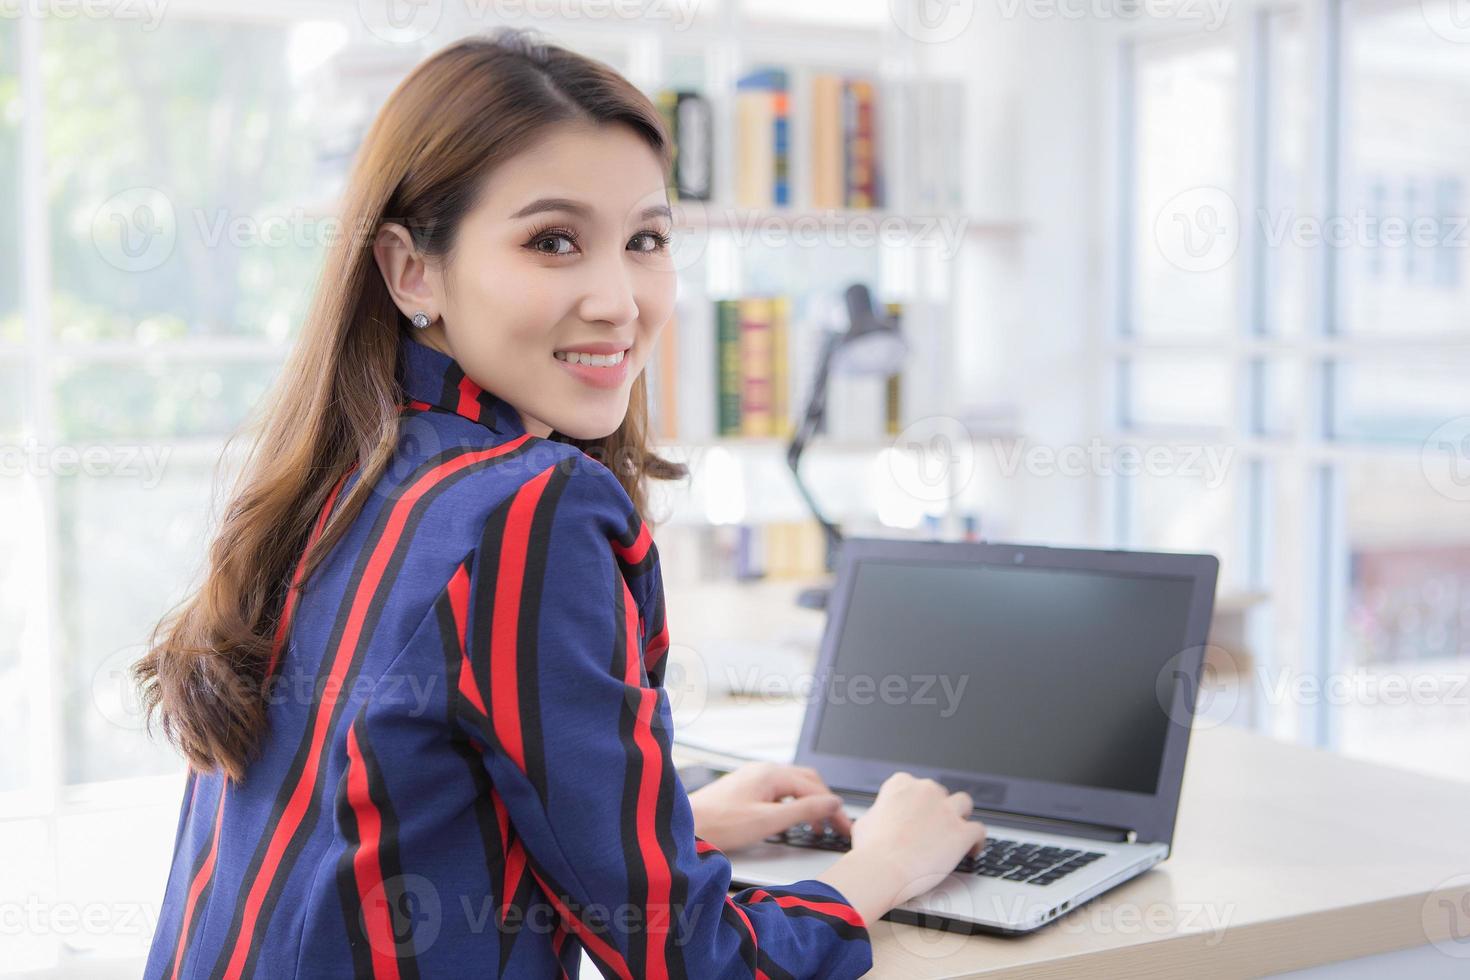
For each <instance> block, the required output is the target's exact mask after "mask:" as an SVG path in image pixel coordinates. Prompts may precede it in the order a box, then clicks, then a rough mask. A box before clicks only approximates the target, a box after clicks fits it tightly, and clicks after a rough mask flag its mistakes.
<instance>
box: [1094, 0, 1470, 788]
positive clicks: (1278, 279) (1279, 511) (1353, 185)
mask: <svg viewBox="0 0 1470 980" xmlns="http://www.w3.org/2000/svg"><path fill="white" fill-rule="evenodd" d="M1423 17H1424V15H1423V12H1422V10H1421V8H1420V5H1419V4H1418V3H1415V2H1411V0H1391V2H1387V0H1344V2H1343V3H1341V4H1328V5H1323V6H1322V7H1321V8H1313V9H1312V11H1311V16H1308V15H1307V13H1305V12H1301V11H1297V10H1295V9H1292V8H1278V7H1267V6H1266V5H1264V4H1260V5H1256V6H1253V7H1252V8H1251V11H1250V16H1248V17H1246V18H1243V27H1242V29H1241V30H1239V31H1236V32H1233V33H1222V34H1219V35H1204V36H1201V37H1190V38H1185V39H1178V38H1171V39H1169V40H1165V41H1155V40H1151V39H1149V38H1148V37H1143V38H1139V37H1133V38H1131V39H1129V40H1128V41H1127V42H1126V43H1125V45H1124V47H1123V49H1122V50H1123V58H1124V63H1125V66H1126V70H1125V72H1124V78H1125V79H1126V82H1127V84H1126V88H1125V95H1124V111H1123V112H1122V113H1120V119H1121V120H1122V121H1123V127H1122V131H1121V133H1120V140H1121V143H1120V151H1121V152H1120V155H1119V158H1120V159H1121V160H1122V161H1123V164H1124V166H1123V180H1124V188H1125V193H1124V199H1125V200H1129V201H1131V202H1132V203H1131V204H1130V205H1129V206H1128V207H1127V208H1125V210H1124V211H1123V214H1124V218H1125V222H1126V224H1125V226H1124V227H1123V228H1121V229H1119V241H1120V243H1123V245H1122V250H1123V254H1124V255H1125V256H1126V259H1125V261H1124V262H1122V263H1120V268H1119V271H1118V282H1117V285H1116V289H1117V290H1118V292H1119V295H1120V296H1121V297H1122V298H1123V300H1124V301H1123V302H1122V303H1120V304H1117V308H1118V309H1119V311H1120V312H1119V317H1118V323H1117V324H1116V333H1117V340H1116V344H1115V349H1116V351H1117V355H1116V357H1117V360H1116V364H1115V370H1116V377H1117V379H1118V385H1119V390H1118V392H1117V398H1116V401H1115V405H1116V413H1115V414H1116V420H1117V423H1118V425H1117V439H1118V440H1119V441H1120V442H1126V443H1128V444H1132V445H1139V444H1140V443H1143V444H1144V445H1145V446H1147V445H1152V446H1170V447H1178V446H1179V445H1180V444H1181V440H1190V439H1193V440H1196V441H1197V442H1198V443H1199V444H1200V445H1203V446H1210V445H1215V446H1218V447H1221V448H1222V449H1226V450H1229V451H1231V452H1232V454H1233V463H1232V464H1231V466H1230V467H1229V470H1228V475H1227V477H1226V478H1225V479H1223V480H1221V481H1220V482H1219V483H1218V484H1217V485H1216V486H1213V487H1208V486H1205V484H1204V482H1202V481H1200V480H1199V479H1193V480H1191V479H1186V478H1182V477H1181V476H1180V475H1178V474H1164V475H1152V476H1149V475H1145V476H1131V477H1123V478H1120V479H1119V480H1118V500H1119V504H1118V507H1117V509H1116V514H1117V519H1118V529H1117V533H1116V534H1115V537H1116V538H1117V539H1119V540H1121V541H1123V542H1125V543H1126V544H1128V545H1130V546H1135V547H1158V548H1170V549H1173V548H1183V549H1191V550H1193V549H1203V550H1210V551H1215V552H1216V553H1218V554H1219V555H1220V557H1221V562H1222V587H1221V598H1222V600H1225V601H1226V602H1227V603H1229V604H1232V605H1234V604H1237V603H1235V601H1234V595H1235V593H1239V592H1243V591H1244V592H1250V593H1260V594H1263V595H1264V596H1265V601H1264V602H1263V603H1261V605H1260V607H1259V609H1258V611H1257V613H1253V615H1257V619H1258V625H1257V627H1256V628H1254V629H1253V631H1252V632H1251V633H1250V636H1251V637H1253V641H1252V642H1254V643H1255V645H1256V646H1257V648H1258V649H1257V650H1256V651H1255V653H1256V654H1257V656H1256V658H1255V659H1256V663H1255V668H1256V671H1257V677H1258V679H1259V681H1260V684H1259V685H1258V686H1257V689H1256V690H1255V692H1254V696H1255V697H1256V698H1258V699H1260V700H1261V701H1263V702H1265V703H1264V707H1265V709H1266V710H1265V711H1262V712H1257V713H1255V715H1256V719H1257V722H1258V724H1259V725H1260V726H1261V727H1263V728H1266V729H1268V730H1272V731H1275V732H1277V733H1280V734H1292V733H1295V734H1297V735H1300V736H1302V737H1304V738H1307V739H1308V740H1312V741H1316V742H1318V743H1321V744H1325V745H1329V746H1334V747H1336V748H1339V749H1341V750H1343V751H1347V752H1351V753H1354V754H1358V755H1363V756H1367V757H1371V758H1375V759H1380V760H1382V761H1385V762H1391V763H1396V764H1405V762H1406V760H1409V759H1412V760H1415V761H1414V764H1416V765H1418V766H1420V767H1422V768H1425V769H1427V770H1429V771H1434V772H1439V773H1441V774H1444V775H1450V776H1457V777H1459V778H1470V768H1467V766H1466V764H1465V762H1464V760H1465V759H1466V758H1470V753H1467V748H1470V721H1467V719H1466V716H1465V714H1464V711H1463V706H1461V707H1460V710H1459V711H1458V713H1456V712H1455V711H1453V710H1452V709H1451V708H1450V706H1449V705H1448V703H1447V701H1446V700H1445V699H1446V698H1447V697H1448V696H1449V694H1448V690H1447V689H1445V688H1444V687H1443V685H1444V684H1445V683H1447V678H1452V677H1453V676H1455V675H1456V674H1457V673H1458V674H1459V675H1463V674H1464V672H1465V671H1466V670H1467V669H1470V511H1467V509H1466V508H1467V507H1470V399H1467V397H1466V390H1467V389H1466V386H1465V378H1467V377H1470V344H1467V343H1466V340H1467V337H1466V330H1467V329H1470V327H1467V321H1470V295H1467V293H1466V292H1465V290H1467V289H1470V286H1466V285H1465V283H1466V279H1467V273H1470V267H1467V266H1466V265H1465V262H1466V260H1467V256H1470V232H1467V231H1466V229H1465V228H1464V227H1463V226H1464V225H1465V223H1466V220H1467V208H1470V191H1467V186H1466V185H1467V183H1470V115H1467V113H1466V112H1465V108H1466V107H1467V106H1470V61H1467V60H1466V59H1465V58H1464V57H1463V51H1461V50H1459V48H1457V47H1456V46H1455V45H1453V44H1450V43H1447V42H1446V41H1444V40H1443V39H1441V38H1439V37H1437V36H1436V35H1435V34H1434V33H1433V32H1432V31H1429V30H1426V29H1425V21H1424V19H1423ZM1314 52H1317V53H1323V54H1324V59H1323V60H1322V61H1321V63H1320V65H1319V64H1318V62H1317V55H1316V54H1314ZM1322 66H1326V70H1324V71H1321V72H1318V70H1317V69H1318V68H1319V67H1322ZM1318 77H1323V78H1326V79H1327V82H1328V83H1327V84H1326V85H1320V84H1308V80H1309V79H1315V78H1318ZM1237 161H1239V163H1238V164H1237ZM1222 216H1224V217H1225V218H1227V219H1232V220H1233V223H1232V220H1219V219H1221V217H1222ZM1212 249H1213V251H1212ZM1175 458H1177V456H1176V457H1175ZM1299 673H1305V674H1308V675H1312V676H1313V678H1314V679H1315V680H1317V681H1321V682H1326V683H1332V682H1336V683H1338V684H1339V685H1340V687H1339V688H1338V689H1339V690H1342V689H1346V690H1348V691H1350V692H1352V695H1351V697H1349V698H1348V699H1347V700H1346V701H1343V700H1341V699H1337V700H1334V699H1332V698H1329V697H1325V696H1324V697H1316V698H1309V699H1306V700H1305V701H1292V702H1291V703H1286V701H1279V702H1278V703H1272V702H1271V700H1270V698H1271V692H1272V690H1273V689H1274V690H1276V691H1281V690H1289V689H1291V686H1290V684H1284V685H1283V684H1280V683H1278V682H1279V681H1281V680H1283V679H1286V680H1289V679H1290V676H1289V675H1293V674H1299ZM1385 675H1394V676H1396V677H1397V679H1398V680H1402V681H1403V682H1405V683H1409V682H1412V681H1418V682H1419V683H1420V684H1422V685H1424V686H1425V687H1426V689H1427V688H1433V687H1434V685H1436V684H1439V685H1440V688H1436V689H1437V690H1439V691H1440V695H1441V697H1440V699H1439V700H1437V701H1436V700H1434V698H1433V696H1431V699H1430V703H1428V704H1425V705H1418V706H1417V709H1418V710H1413V709H1410V708H1409V707H1407V706H1404V705H1402V704H1399V705H1395V704H1390V703H1389V702H1388V701H1387V700H1386V699H1385V698H1384V697H1382V696H1379V693H1377V691H1378V689H1377V688H1376V687H1375V685H1376V684H1377V683H1378V682H1379V681H1381V680H1382V678H1383V677H1384V676H1385ZM1288 700H1289V699H1288Z"/></svg>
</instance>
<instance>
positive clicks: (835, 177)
mask: <svg viewBox="0 0 1470 980" xmlns="http://www.w3.org/2000/svg"><path fill="white" fill-rule="evenodd" d="M811 102H812V112H811V120H812V123H811V125H812V133H811V144H810V154H809V156H810V157H811V161H812V165H811V171H812V194H811V198H812V207H814V208H823V209H826V208H840V207H842V203H843V201H842V198H843V160H842V147H843V139H842V78H841V76H839V75H831V74H818V75H814V76H813V77H812V81H811Z"/></svg>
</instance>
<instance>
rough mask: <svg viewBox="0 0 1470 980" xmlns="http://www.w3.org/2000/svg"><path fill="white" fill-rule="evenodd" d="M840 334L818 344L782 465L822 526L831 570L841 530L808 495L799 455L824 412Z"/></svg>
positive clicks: (810, 495)
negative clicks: (802, 405) (810, 378)
mask: <svg viewBox="0 0 1470 980" xmlns="http://www.w3.org/2000/svg"><path fill="white" fill-rule="evenodd" d="M841 341H842V337H841V335H840V334H835V333H833V334H828V335H827V338H826V340H825V341H824V342H823V344H822V351H821V354H820V355H819V356H818V358H817V372H816V377H815V378H814V379H813V382H812V393H811V396H810V397H809V398H808V399H807V405H806V412H805V414H804V415H803V416H802V420H801V425H800V426H799V427H798V428H797V431H796V434H795V435H794V436H793V437H792V439H791V444H790V445H789V446H788V447H787V449H786V465H787V466H788V467H789V468H790V469H791V476H792V479H793V480H794V481H795V483H796V489H797V492H798V493H800V494H801V497H802V499H803V500H805V501H806V505H807V509H808V510H810V511H811V512H812V516H813V517H815V518H816V520H817V523H818V524H820V525H821V526H822V533H823V535H824V536H825V537H826V541H827V568H828V569H831V568H832V567H833V564H834V560H835V557H836V553H837V548H838V546H839V545H840V544H841V543H842V532H841V531H840V530H839V529H838V527H837V525H836V524H833V523H832V522H831V521H829V520H827V518H826V517H825V516H824V515H823V514H822V509H821V507H820V506H818V504H817V500H816V498H815V497H814V496H812V492H811V489H810V488H809V487H808V486H807V485H806V481H804V480H803V479H802V478H801V456H802V453H803V452H805V451H806V446H807V443H809V442H810V441H811V439H812V436H813V435H815V434H816V431H817V426H818V424H820V422H821V421H822V416H823V415H825V414H826V411H827V381H828V378H830V377H831V374H832V358H833V355H834V354H835V353H836V351H837V347H838V345H839V344H840V343H841Z"/></svg>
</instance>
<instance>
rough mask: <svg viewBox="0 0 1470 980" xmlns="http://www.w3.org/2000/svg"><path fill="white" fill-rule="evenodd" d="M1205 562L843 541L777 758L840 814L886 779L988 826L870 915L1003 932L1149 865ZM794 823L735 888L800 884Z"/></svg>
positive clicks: (1201, 635)
mask: <svg viewBox="0 0 1470 980" xmlns="http://www.w3.org/2000/svg"><path fill="white" fill-rule="evenodd" d="M1218 570H1219V562H1218V560H1217V559H1216V558H1215V557H1214V556H1212V555H1193V554H1153V553H1143V552H1122V551H1094V550H1081V549H1061V548H1048V547H1038V546H1026V545H1007V544H997V543H988V542H987V543H979V542H940V541H904V540H886V539H859V538H849V539H847V540H846V541H845V542H844V544H843V547H842V550H841V552H840V554H839V557H838V568H837V577H836V584H835V586H834V588H833V591H832V595H831V598H830V599H829V601H828V617H827V624H826V628H825V631H824V634H823V637H822V645H821V652H820V654H819V657H818V662H817V667H816V672H815V675H814V677H813V684H812V687H811V692H812V693H811V697H810V698H809V700H808V702H807V705H806V709H805V716H804V721H803V724H802V729H801V737H800V742H799V744H798V748H797V751H796V758H795V762H796V763H797V764H798V765H804V766H811V767H813V768H815V769H817V770H818V771H819V772H820V773H821V774H822V777H823V779H824V780H825V781H826V782H827V784H828V785H829V786H830V787H831V788H832V789H833V791H834V792H836V793H838V795H840V796H842V797H843V799H844V801H845V803H844V808H845V809H846V811H847V812H848V813H849V814H850V815H851V816H853V817H854V818H857V817H861V816H862V813H863V812H864V811H865V810H866V809H867V807H868V806H869V805H871V803H872V801H873V799H874V798H875V797H876V794H877V791H878V788H879V787H880V786H881V785H882V783H883V781H884V780H885V779H887V778H888V776H889V775H890V774H892V773H893V772H894V771H896V770H900V769H903V770H907V771H909V772H911V773H913V774H914V775H915V776H920V777H929V778H932V779H935V780H938V781H939V782H940V783H942V784H943V785H944V786H945V787H947V788H948V789H949V790H950V791H951V792H953V791H956V790H964V791H965V792H967V793H969V794H970V796H971V798H972V800H973V802H974V807H975V809H974V811H973V814H972V817H971V819H979V820H982V821H984V823H985V824H986V827H987V829H988V839H987V841H986V844H985V849H984V851H983V853H981V854H980V855H979V856H978V857H973V858H972V857H966V858H965V859H964V860H962V861H961V862H960V863H959V865H957V866H956V868H955V870H954V871H953V872H951V873H950V874H949V875H948V876H947V877H946V878H945V879H944V880H943V881H941V882H940V883H939V884H938V885H936V886H935V887H934V888H933V889H931V890H930V891H928V892H926V893H924V894H923V895H920V896H917V897H915V898H913V899H911V900H909V901H907V902H905V903H903V904H902V905H900V906H898V907H897V908H895V909H893V910H892V911H891V912H889V913H888V914H887V915H885V916H884V918H885V919H892V920H894V921H897V922H905V923H911V924H915V925H923V926H930V927H934V928H939V929H945V930H948V931H955V932H963V933H975V932H987V933H996V934H1002V935H1021V934H1024V933H1028V932H1031V931H1033V930H1035V929H1038V928H1040V927H1041V926H1044V925H1046V924H1047V923H1048V922H1051V921H1053V920H1055V919H1056V918H1057V917H1058V916H1061V915H1062V914H1063V913H1065V912H1067V911H1068V910H1069V909H1075V908H1077V907H1078V906H1079V905H1081V904H1082V903H1084V902H1086V901H1088V900H1089V899H1091V898H1093V897H1094V896H1097V895H1099V894H1102V893H1103V892H1105V891H1107V890H1108V889H1110V888H1113V887H1115V886H1117V885H1119V884H1121V883H1122V882H1125V881H1127V880H1129V879H1130V878H1133V877H1135V876H1137V875H1139V874H1142V873H1143V872H1144V871H1146V870H1148V869H1149V868H1151V867H1153V866H1154V865H1155V864H1158V863H1159V862H1160V861H1163V860H1165V859H1166V858H1167V857H1168V856H1169V849H1170V844H1171V841H1172V839H1173V835H1174V818H1175V813H1176V811H1177V809H1178V805H1179V789H1180V783H1181V781H1182V778H1183V774H1184V757H1185V751H1186V749H1187V748H1188V745H1189V733H1190V722H1191V719H1192V717H1193V711H1194V704H1195V695H1196V693H1197V691H1198V686H1199V677H1200V671H1201V669H1202V662H1203V658H1204V649H1205V643H1206V640H1207V636H1208V630H1209V624H1210V616H1211V611H1212V609H1213V605H1214V595H1215V580H1216V577H1217V575H1218ZM848 848H849V842H848V841H847V840H846V838H843V837H841V836H838V835H836V834H835V833H834V832H833V831H832V830H831V829H830V828H829V827H826V826H810V825H806V824H802V825H798V826H796V827H793V828H790V829H789V830H787V831H785V832H784V833H781V834H776V835H773V836H771V837H767V838H766V839H765V841H763V842H761V843H759V844H756V845H755V846H753V847H749V848H742V849H740V850H738V851H733V852H731V853H730V854H729V855H728V857H729V859H730V861H731V865H732V869H733V871H732V882H733V883H734V884H736V885H738V886H751V885H755V886H772V885H785V884H789V883H790V882H792V881H799V880H801V879H804V878H813V877H817V876H819V875H820V874H821V873H822V872H823V871H824V870H825V869H826V868H827V867H828V866H829V865H830V864H832V863H833V862H835V861H836V860H838V859H839V858H840V857H841V854H842V852H844V851H846V850H847V849H848Z"/></svg>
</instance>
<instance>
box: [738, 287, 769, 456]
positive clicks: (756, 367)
mask: <svg viewBox="0 0 1470 980" xmlns="http://www.w3.org/2000/svg"><path fill="white" fill-rule="evenodd" d="M739 310H740V342H739V347H740V434H741V435H743V436H753V437H756V438H760V437H763V436H769V435H772V434H773V433H774V431H775V427H774V417H773V415H772V410H771V401H772V399H771V360H772V353H771V346H772V345H771V301H770V300H769V299H767V298H765V297H759V296H753V297H746V298H745V299H742V300H740V304H739Z"/></svg>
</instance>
